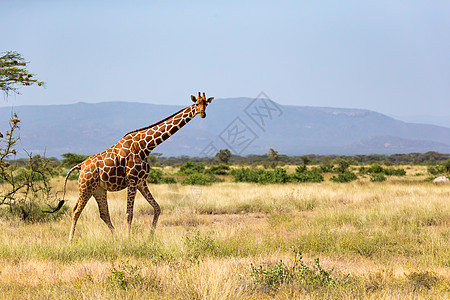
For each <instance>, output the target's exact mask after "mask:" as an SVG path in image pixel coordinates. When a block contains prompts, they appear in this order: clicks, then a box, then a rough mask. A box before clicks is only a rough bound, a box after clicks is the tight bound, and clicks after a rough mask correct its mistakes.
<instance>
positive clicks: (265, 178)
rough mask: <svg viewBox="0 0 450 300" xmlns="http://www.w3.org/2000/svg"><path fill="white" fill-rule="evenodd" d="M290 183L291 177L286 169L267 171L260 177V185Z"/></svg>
mask: <svg viewBox="0 0 450 300" xmlns="http://www.w3.org/2000/svg"><path fill="white" fill-rule="evenodd" d="M288 181H289V177H288V175H287V173H286V170H285V169H282V168H276V169H275V170H273V171H265V172H263V173H261V174H260V175H259V176H258V183H260V184H268V183H286V182H288Z"/></svg>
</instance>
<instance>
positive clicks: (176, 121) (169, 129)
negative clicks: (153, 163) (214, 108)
mask: <svg viewBox="0 0 450 300" xmlns="http://www.w3.org/2000/svg"><path fill="white" fill-rule="evenodd" d="M196 115H197V107H196V106H195V104H193V105H191V106H188V107H186V108H184V109H182V110H180V111H179V112H178V113H175V114H174V115H173V116H171V117H169V118H168V119H167V120H164V121H163V122H161V123H157V124H155V125H154V126H149V127H147V128H143V129H141V130H138V131H135V132H132V133H130V134H131V135H132V136H139V137H140V138H139V139H140V142H139V145H140V150H141V151H143V152H144V153H145V154H146V155H149V154H150V152H151V151H152V150H153V149H154V148H155V147H156V146H158V145H159V144H161V143H162V142H164V141H165V140H167V139H168V138H170V137H171V136H172V135H174V134H175V132H177V131H178V130H180V128H181V127H183V126H184V125H186V124H187V123H188V122H189V121H190V120H192V119H193V118H194V117H195V116H196ZM133 139H134V138H133Z"/></svg>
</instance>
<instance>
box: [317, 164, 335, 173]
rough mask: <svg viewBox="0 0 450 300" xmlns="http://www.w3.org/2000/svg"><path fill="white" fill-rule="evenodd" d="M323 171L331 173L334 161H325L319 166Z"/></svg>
mask: <svg viewBox="0 0 450 300" xmlns="http://www.w3.org/2000/svg"><path fill="white" fill-rule="evenodd" d="M319 168H320V170H321V171H322V173H330V172H332V171H333V163H332V162H330V161H324V162H322V163H321V164H320V166H319Z"/></svg>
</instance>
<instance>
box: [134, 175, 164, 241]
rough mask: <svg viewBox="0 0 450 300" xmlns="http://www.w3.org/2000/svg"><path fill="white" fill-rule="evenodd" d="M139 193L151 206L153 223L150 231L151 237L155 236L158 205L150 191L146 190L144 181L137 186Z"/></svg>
mask: <svg viewBox="0 0 450 300" xmlns="http://www.w3.org/2000/svg"><path fill="white" fill-rule="evenodd" d="M138 189H139V192H141V194H142V196H144V198H145V200H147V201H148V203H150V205H151V206H153V210H154V214H153V222H152V231H151V235H152V236H153V235H154V234H155V229H156V223H158V218H159V215H160V214H161V208H160V207H159V204H158V203H157V202H156V201H155V198H153V196H152V194H151V193H150V190H149V189H148V186H147V183H146V182H145V181H142V182H141V183H140V184H139V185H138Z"/></svg>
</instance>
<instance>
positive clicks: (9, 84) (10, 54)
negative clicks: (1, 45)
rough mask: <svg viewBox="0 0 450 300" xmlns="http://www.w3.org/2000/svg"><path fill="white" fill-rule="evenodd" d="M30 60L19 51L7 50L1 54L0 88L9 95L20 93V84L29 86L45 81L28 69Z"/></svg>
mask: <svg viewBox="0 0 450 300" xmlns="http://www.w3.org/2000/svg"><path fill="white" fill-rule="evenodd" d="M27 64H28V62H26V61H25V59H24V58H23V57H22V56H21V55H20V54H19V53H17V52H15V51H7V52H4V53H2V55H1V56H0V89H1V90H2V91H3V92H4V93H5V94H6V95H7V96H8V95H9V94H10V93H15V94H19V88H20V86H29V85H33V84H35V83H37V84H38V85H39V86H42V85H44V82H42V81H38V80H37V79H35V78H34V77H35V75H34V74H32V73H30V72H29V71H28V70H27Z"/></svg>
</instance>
